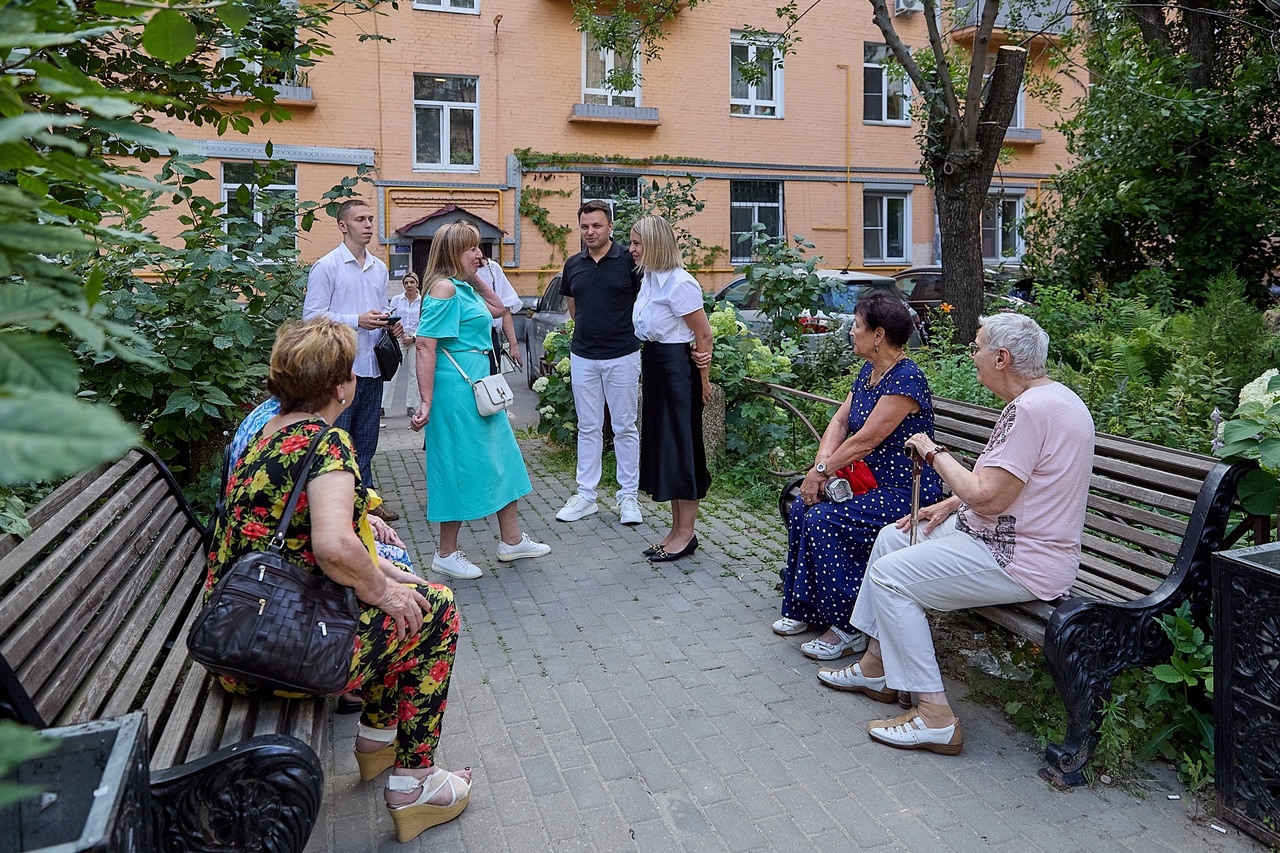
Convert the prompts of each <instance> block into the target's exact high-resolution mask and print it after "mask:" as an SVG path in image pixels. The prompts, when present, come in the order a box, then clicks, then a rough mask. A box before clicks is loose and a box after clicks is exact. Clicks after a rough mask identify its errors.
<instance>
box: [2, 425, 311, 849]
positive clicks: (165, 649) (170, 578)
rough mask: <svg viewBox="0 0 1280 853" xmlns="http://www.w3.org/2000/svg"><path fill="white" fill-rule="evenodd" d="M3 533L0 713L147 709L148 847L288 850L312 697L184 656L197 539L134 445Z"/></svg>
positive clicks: (28, 719)
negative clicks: (268, 690)
mask: <svg viewBox="0 0 1280 853" xmlns="http://www.w3.org/2000/svg"><path fill="white" fill-rule="evenodd" d="M29 518H30V521H31V525H32V532H31V535H30V536H29V537H28V538H27V539H26V540H18V539H17V538H16V537H13V536H5V537H3V539H0V654H2V655H3V657H0V716H7V717H9V718H11V719H17V720H18V721H19V722H23V723H26V724H28V725H33V726H36V727H38V728H44V727H47V726H64V725H70V724H74V723H80V722H85V721H90V720H95V719H101V718H106V717H114V716H118V715H122V714H125V713H128V712H131V711H136V710H143V711H145V712H146V719H147V721H148V724H149V726H148V728H149V737H148V738H147V746H148V748H149V753H150V767H151V792H150V794H151V808H152V816H153V820H152V826H153V831H152V836H153V837H152V842H153V844H154V845H155V848H156V849H163V850H196V849H199V850H219V849H225V850H248V849H255V850H256V849H264V850H297V851H300V850H302V849H303V847H305V845H306V843H307V839H308V838H309V837H310V835H311V830H312V827H313V826H314V824H315V819H316V815H317V812H318V810H319V807H320V801H321V795H322V792H323V786H324V775H323V771H322V769H321V765H320V761H319V759H318V758H317V757H316V752H317V751H318V750H319V749H320V748H321V747H322V745H323V740H324V730H325V719H326V714H327V709H326V704H325V702H324V701H323V700H319V699H303V700H284V699H278V698H273V697H269V696H267V697H260V698H259V697H255V698H245V697H236V696H232V695H231V694H228V693H227V692H225V691H224V690H222V689H221V687H219V686H218V684H217V682H216V681H215V680H214V679H213V678H212V677H211V676H210V675H209V674H208V673H207V672H206V671H205V670H204V668H202V667H201V666H200V665H199V664H196V663H195V662H194V661H192V660H191V659H190V658H189V657H188V656H187V646H186V634H187V631H188V630H189V629H190V626H191V623H192V621H193V620H194V618H195V616H196V614H197V613H198V612H199V609H200V606H201V591H202V588H203V586H204V581H205V559H204V553H205V547H204V544H203V540H204V536H205V535H206V531H205V530H204V528H203V526H202V525H201V523H200V520H199V519H197V518H196V516H195V515H194V514H193V513H192V511H191V508H190V507H189V506H188V505H187V502H186V500H185V499H184V498H183V496H182V493H181V491H180V490H179V488H178V486H177V483H176V482H175V481H174V479H173V477H172V475H171V474H170V473H169V471H168V469H167V468H165V466H164V465H163V464H162V463H161V462H160V460H159V459H157V458H156V457H155V456H153V455H152V454H151V453H149V452H147V451H133V452H130V453H129V454H128V455H127V456H125V457H124V458H123V459H121V460H120V461H119V462H116V463H114V464H108V465H103V466H101V467H99V468H97V469H95V470H93V471H90V472H87V473H85V474H82V475H80V476H78V477H75V478H73V479H71V480H69V481H68V482H66V483H64V484H63V485H62V486H60V487H59V488H58V489H56V490H55V491H54V492H53V493H52V494H50V495H49V496H48V497H47V498H46V499H45V500H43V501H42V502H40V504H39V505H37V506H36V507H35V508H34V509H33V510H32V511H31V513H30V515H29Z"/></svg>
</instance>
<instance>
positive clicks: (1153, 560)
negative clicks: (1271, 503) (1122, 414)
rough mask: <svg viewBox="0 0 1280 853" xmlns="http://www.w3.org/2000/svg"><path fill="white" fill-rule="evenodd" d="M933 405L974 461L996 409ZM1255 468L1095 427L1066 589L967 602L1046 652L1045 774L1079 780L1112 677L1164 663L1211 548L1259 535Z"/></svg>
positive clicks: (1202, 600) (1200, 604)
mask: <svg viewBox="0 0 1280 853" xmlns="http://www.w3.org/2000/svg"><path fill="white" fill-rule="evenodd" d="M765 387H766V388H767V390H766V391H765V392H764V393H767V394H768V395H769V396H772V397H773V398H774V399H775V400H778V401H779V402H782V403H783V404H784V405H787V407H788V408H791V410H792V411H793V412H794V411H796V409H795V408H793V405H794V404H793V403H792V404H790V405H788V403H789V402H790V401H787V400H786V398H787V397H788V396H794V395H795V392H794V391H793V390H792V389H787V388H782V387H780V386H765ZM801 396H803V397H805V398H806V399H810V400H814V399H821V398H815V397H813V395H807V394H803V395H801ZM826 402H828V403H830V404H831V405H832V406H836V405H839V403H838V401H835V400H826ZM933 403H934V410H935V434H936V438H937V440H938V441H939V442H940V443H942V444H946V445H947V446H948V447H950V448H951V449H952V450H954V451H956V452H957V453H958V454H959V455H960V456H961V458H962V459H963V458H965V457H967V461H968V463H969V464H970V466H972V462H973V460H974V459H976V458H977V456H978V455H979V454H980V453H981V452H982V450H983V448H984V447H985V446H986V443H987V438H988V437H989V436H990V435H991V430H992V427H993V426H994V425H995V421H996V418H997V417H998V416H999V414H1000V412H999V411H998V410H997V409H991V408H987V407H984V406H974V405H970V404H968V403H962V402H959V401H956V400H947V399H943V398H939V397H935V398H934V400H933ZM806 423H807V422H806ZM823 426H825V424H823ZM810 429H811V430H812V429H813V427H812V426H811V425H810ZM1253 467H1255V466H1254V464H1253V463H1251V462H1239V463H1235V464H1228V463H1225V462H1223V461H1221V460H1219V459H1215V458H1214V457H1211V456H1203V455H1200V454H1196V453H1187V452H1183V451H1179V450H1172V449H1169V448H1167V447H1161V446H1159V445H1155V444H1150V443H1147V442H1142V441H1134V440H1132V439H1127V438H1120V437H1118V436H1113V435H1107V434H1104V433H1099V434H1098V436H1097V442H1096V446H1095V455H1094V463H1093V476H1092V478H1091V480H1090V489H1089V506H1088V511H1087V515H1086V519H1085V530H1084V536H1083V540H1082V550H1083V553H1082V556H1081V560H1080V570H1079V574H1078V575H1077V577H1076V582H1075V585H1074V587H1072V590H1071V593H1070V595H1069V596H1068V597H1067V598H1065V599H1062V600H1060V601H1057V602H1044V601H1033V602H1027V603H1024V604H1012V605H1003V606H998V607H984V608H980V609H978V610H976V611H975V612H977V613H981V614H982V615H983V616H985V617H986V618H988V619H990V620H991V621H993V622H995V623H997V624H999V625H1001V626H1003V627H1005V628H1007V629H1008V630H1010V631H1012V632H1014V633H1015V634H1018V635H1019V636H1022V637H1025V638H1026V639H1028V640H1030V641H1031V642H1033V643H1037V644H1039V645H1040V646H1041V647H1042V648H1043V649H1044V655H1045V661H1046V663H1047V664H1048V670H1049V673H1050V674H1051V675H1052V676H1053V682H1054V686H1055V687H1056V689H1057V692H1058V696H1059V697H1060V698H1061V700H1062V703H1063V705H1064V706H1065V708H1066V712H1067V732H1066V737H1065V739H1064V740H1063V742H1062V743H1060V744H1056V743H1051V744H1049V746H1048V747H1047V749H1046V750H1045V762H1046V765H1047V766H1046V767H1045V768H1044V769H1042V770H1041V775H1042V776H1044V777H1045V778H1046V779H1049V780H1050V781H1052V782H1054V783H1055V784H1058V785H1081V784H1084V783H1085V777H1084V773H1083V770H1084V767H1085V765H1086V764H1087V763H1088V761H1089V758H1090V756H1091V755H1092V753H1093V749H1094V747H1095V746H1096V745H1097V741H1098V725H1099V724H1100V722H1101V719H1102V707H1103V703H1104V701H1105V700H1106V699H1107V698H1108V697H1109V696H1110V695H1111V680H1112V679H1113V678H1114V677H1115V676H1116V675H1118V674H1119V673H1121V672H1123V671H1124V670H1126V669H1129V668H1130V667H1135V666H1151V665H1153V664H1157V663H1162V662H1165V661H1167V660H1168V659H1169V656H1170V654H1171V653H1172V651H1173V648H1172V645H1171V644H1170V642H1169V640H1168V638H1167V637H1166V636H1165V634H1164V631H1163V630H1161V628H1160V626H1159V624H1158V623H1157V619H1159V617H1161V616H1163V615H1165V614H1168V613H1172V612H1173V611H1174V610H1175V609H1176V608H1177V607H1178V606H1179V605H1180V604H1181V603H1182V602H1184V601H1189V602H1190V603H1191V608H1192V612H1193V614H1194V615H1195V617H1196V618H1197V619H1200V620H1202V621H1201V624H1204V623H1203V620H1204V619H1205V617H1206V616H1207V615H1208V613H1209V611H1210V602H1211V596H1210V580H1211V579H1210V560H1211V555H1212V554H1213V552H1214V551H1218V550H1221V549H1223V548H1227V547H1230V546H1231V545H1232V544H1234V543H1235V542H1236V541H1238V540H1239V539H1240V537H1241V536H1243V535H1244V534H1245V533H1246V532H1248V531H1249V530H1251V529H1252V530H1254V531H1255V535H1265V534H1259V531H1260V530H1262V528H1261V527H1260V526H1259V524H1258V520H1256V519H1253V518H1251V517H1244V518H1243V520H1240V516H1239V515H1237V517H1236V523H1235V524H1234V526H1233V525H1232V517H1231V516H1232V511H1233V507H1234V506H1235V494H1236V484H1237V483H1238V482H1239V481H1240V478H1241V477H1243V476H1244V474H1245V473H1247V472H1248V471H1249V470H1251V469H1252V468H1253ZM798 493H799V480H792V481H791V482H789V483H788V484H787V486H786V487H785V488H784V489H783V492H782V495H781V497H780V499H779V509H780V511H781V513H782V519H783V523H784V524H785V523H786V521H787V515H788V513H789V512H790V508H791V502H792V501H793V500H794V498H795V496H796V494H798Z"/></svg>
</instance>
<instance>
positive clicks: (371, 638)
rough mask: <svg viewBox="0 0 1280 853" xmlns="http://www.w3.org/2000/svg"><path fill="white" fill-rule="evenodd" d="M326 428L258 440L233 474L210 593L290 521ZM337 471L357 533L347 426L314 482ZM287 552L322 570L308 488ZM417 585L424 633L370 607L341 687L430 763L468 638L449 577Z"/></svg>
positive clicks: (401, 760) (321, 450)
mask: <svg viewBox="0 0 1280 853" xmlns="http://www.w3.org/2000/svg"><path fill="white" fill-rule="evenodd" d="M325 428H326V424H325V423H324V421H323V420H321V419H319V418H315V419H311V420H305V421H300V422H298V423H296V424H291V425H289V426H287V427H284V428H282V429H280V430H278V431H276V432H274V433H272V434H270V435H266V436H259V437H257V438H256V439H254V440H253V441H251V442H250V443H249V445H248V447H247V448H246V450H245V452H244V455H243V456H242V457H241V458H240V460H239V461H238V462H237V463H236V465H235V467H234V468H233V469H232V471H231V474H230V476H229V478H228V480H227V489H226V494H225V496H224V497H225V500H226V512H225V514H224V516H223V517H222V518H220V519H219V520H218V522H217V525H216V527H215V528H214V536H213V549H212V550H211V552H210V553H209V566H208V574H207V577H206V580H205V596H206V597H208V595H209V593H210V592H212V590H213V588H214V586H215V585H216V584H217V582H218V577H219V573H220V572H221V571H222V569H223V568H225V567H226V566H229V565H231V564H232V563H233V562H234V561H235V560H236V558H237V557H239V556H241V555H242V554H245V553H248V552H249V551H253V550H266V548H267V545H268V544H269V542H270V540H271V536H272V534H273V533H274V532H275V529H276V526H277V525H278V524H279V523H280V517H281V515H282V514H283V513H284V508H285V505H286V504H287V503H288V501H289V493H290V492H291V491H292V490H293V485H294V482H295V479H296V476H297V474H298V468H299V466H300V463H301V461H302V457H304V456H305V455H306V453H307V449H308V448H309V447H310V446H311V441H312V439H313V438H314V437H315V435H316V434H317V433H319V432H320V431H321V430H323V429H325ZM332 471H348V472H350V473H351V474H352V475H354V477H355V480H356V485H355V510H354V513H353V517H352V520H351V524H352V530H353V532H355V531H356V530H358V528H359V524H360V522H361V520H362V519H363V518H364V514H365V511H366V509H367V507H368V504H369V498H368V495H367V493H366V490H365V489H364V487H363V486H362V485H361V482H360V468H359V465H358V464H357V463H356V455H355V449H354V448H353V447H352V444H351V438H350V436H348V435H347V433H346V432H345V431H343V430H340V429H331V430H329V432H328V434H326V435H325V436H324V438H322V439H321V441H320V446H319V447H318V448H317V450H316V456H315V459H313V460H312V464H311V471H310V474H309V475H308V480H309V481H313V480H315V479H316V478H318V477H320V476H321V475H323V474H327V473H329V472H332ZM284 556H285V558H286V559H288V560H290V561H291V562H293V563H294V564H296V565H298V566H301V567H303V568H305V569H307V570H308V571H312V572H320V571H321V569H320V567H319V565H318V564H317V563H316V558H315V555H314V553H313V552H312V549H311V513H310V510H309V508H308V506H307V495H306V493H305V492H304V493H303V494H302V496H301V497H300V498H299V500H298V505H297V508H296V510H295V511H294V514H293V518H292V519H291V520H290V523H289V528H288V530H287V531H286V536H285V543H284ZM417 589H418V591H419V592H421V593H422V595H423V596H424V597H425V598H426V599H427V601H428V603H429V605H430V609H429V610H428V611H427V612H426V613H425V614H424V616H423V627H422V632H421V633H419V634H417V635H415V636H410V637H406V638H405V639H404V641H403V642H397V641H396V638H395V625H394V623H393V621H392V619H391V617H389V616H387V614H385V613H383V612H382V611H381V610H379V609H378V608H376V607H372V606H369V605H363V606H362V607H361V612H360V631H359V633H358V634H357V636H356V641H355V648H353V649H352V658H351V679H350V681H349V683H348V684H347V686H346V687H344V688H343V690H342V691H341V692H343V693H347V692H351V691H360V693H361V694H362V695H363V697H364V711H363V720H364V723H365V724H366V725H369V726H373V727H375V728H380V729H386V728H392V727H398V734H397V738H396V758H397V764H399V765H400V766H402V767H415V768H416V767H427V766H430V765H431V764H432V755H433V753H434V752H435V747H436V744H437V743H438V742H439V739H440V723H441V719H442V717H443V715H444V709H445V704H446V702H445V697H446V696H447V694H448V690H449V676H450V674H451V672H452V669H453V658H454V652H455V650H456V648H457V642H458V611H457V608H456V607H455V606H454V603H453V591H452V590H451V589H449V588H448V587H447V586H443V585H441V584H434V583H427V582H425V581H424V582H422V583H420V584H418V585H417ZM220 681H221V682H222V685H223V687H224V688H226V689H227V690H230V691H232V692H236V693H245V692H248V691H249V689H250V688H249V687H248V685H245V684H243V683H239V682H236V681H235V680H234V679H231V678H227V677H222V678H220Z"/></svg>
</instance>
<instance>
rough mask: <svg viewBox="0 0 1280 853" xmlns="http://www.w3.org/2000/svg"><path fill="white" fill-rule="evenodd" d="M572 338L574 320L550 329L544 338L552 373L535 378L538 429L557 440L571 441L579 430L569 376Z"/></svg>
mask: <svg viewBox="0 0 1280 853" xmlns="http://www.w3.org/2000/svg"><path fill="white" fill-rule="evenodd" d="M572 341H573V321H572V320H570V321H569V322H567V323H565V324H564V325H563V326H561V327H560V328H558V329H556V330H555V331H552V332H548V333H547V337H546V338H545V340H544V341H543V344H542V346H543V349H544V350H545V352H546V359H547V364H550V365H553V367H552V370H551V373H550V374H548V375H546V376H540V377H538V378H537V379H535V380H534V382H533V390H534V392H535V393H536V394H537V395H538V432H540V433H541V434H543V435H546V436H549V437H550V438H551V440H552V441H554V442H556V443H558V444H570V443H571V442H573V441H574V440H575V437H576V435H577V432H578V412H577V410H576V409H575V408H574V407H573V386H572V385H571V384H570V379H569V344H570V343H571V342H572Z"/></svg>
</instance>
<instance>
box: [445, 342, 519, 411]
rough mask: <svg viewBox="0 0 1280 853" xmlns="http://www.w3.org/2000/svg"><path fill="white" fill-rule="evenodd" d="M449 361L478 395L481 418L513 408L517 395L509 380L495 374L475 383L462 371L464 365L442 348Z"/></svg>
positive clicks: (478, 408) (477, 403) (477, 402)
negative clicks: (512, 390) (513, 391)
mask: <svg viewBox="0 0 1280 853" xmlns="http://www.w3.org/2000/svg"><path fill="white" fill-rule="evenodd" d="M440 349H441V350H443V352H444V354H445V355H446V356H448V358H449V360H450V361H452V362H453V366H454V367H456V368H458V372H459V373H461V374H462V378H463V379H465V380H466V382H467V384H468V385H470V386H471V390H472V392H473V393H474V394H475V395H476V411H478V412H479V413H480V417H482V418H487V417H489V415H496V414H497V413H498V412H501V411H503V410H504V409H508V408H510V407H511V404H512V403H513V402H514V401H515V395H514V394H512V393H511V386H510V385H508V384H507V379H506V377H505V376H503V375H502V374H501V373H495V374H493V375H492V376H486V377H484V378H482V379H477V380H475V381H474V382H473V381H472V380H471V377H470V376H468V375H467V372H466V371H465V370H463V369H462V365H460V364H458V360H457V359H456V358H454V357H453V354H452V353H450V352H449V351H448V350H447V349H444V347H441V348H440Z"/></svg>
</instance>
